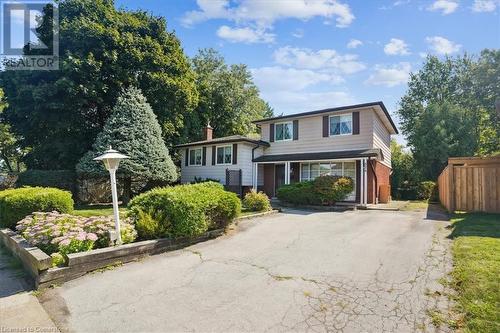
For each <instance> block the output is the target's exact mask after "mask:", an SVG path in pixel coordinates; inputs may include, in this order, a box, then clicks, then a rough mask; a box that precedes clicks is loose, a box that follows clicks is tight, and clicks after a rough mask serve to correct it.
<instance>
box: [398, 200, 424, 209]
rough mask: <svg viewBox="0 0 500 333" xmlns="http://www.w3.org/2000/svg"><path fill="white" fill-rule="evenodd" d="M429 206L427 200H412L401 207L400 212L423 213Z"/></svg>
mask: <svg viewBox="0 0 500 333" xmlns="http://www.w3.org/2000/svg"><path fill="white" fill-rule="evenodd" d="M428 206H429V202H427V200H412V201H410V202H408V203H407V204H406V205H404V206H403V207H401V209H400V210H416V211H422V210H426V209H427V207H428Z"/></svg>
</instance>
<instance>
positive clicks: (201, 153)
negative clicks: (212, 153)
mask: <svg viewBox="0 0 500 333" xmlns="http://www.w3.org/2000/svg"><path fill="white" fill-rule="evenodd" d="M196 150H199V151H200V156H201V159H200V164H196V153H195V155H194V162H195V164H191V151H196ZM188 166H193V167H199V166H203V147H199V148H189V149H188Z"/></svg>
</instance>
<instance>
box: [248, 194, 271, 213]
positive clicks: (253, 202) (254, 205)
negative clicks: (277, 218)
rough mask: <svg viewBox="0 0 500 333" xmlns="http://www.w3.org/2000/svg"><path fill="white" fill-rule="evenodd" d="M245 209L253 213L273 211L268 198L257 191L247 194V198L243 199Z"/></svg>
mask: <svg viewBox="0 0 500 333" xmlns="http://www.w3.org/2000/svg"><path fill="white" fill-rule="evenodd" d="M243 207H245V208H246V209H248V210H251V211H252V212H261V211H268V210H271V209H272V207H271V202H270V201H269V198H268V196H267V195H266V194H265V193H264V192H256V191H255V190H251V191H250V192H248V193H247V194H245V198H243Z"/></svg>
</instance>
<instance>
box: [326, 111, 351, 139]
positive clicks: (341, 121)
mask: <svg viewBox="0 0 500 333" xmlns="http://www.w3.org/2000/svg"><path fill="white" fill-rule="evenodd" d="M348 134H352V113H350V114H346V115H342V116H330V135H348Z"/></svg>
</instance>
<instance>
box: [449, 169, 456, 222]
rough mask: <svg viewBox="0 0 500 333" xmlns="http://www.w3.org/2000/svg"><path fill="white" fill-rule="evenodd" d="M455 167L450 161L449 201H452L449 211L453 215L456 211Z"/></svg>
mask: <svg viewBox="0 0 500 333" xmlns="http://www.w3.org/2000/svg"><path fill="white" fill-rule="evenodd" d="M454 170H455V166H454V165H453V163H451V161H450V160H448V177H449V179H448V182H449V190H448V195H449V200H450V207H449V209H448V210H449V211H450V213H453V212H454V211H455V179H454V178H455V173H454Z"/></svg>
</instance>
